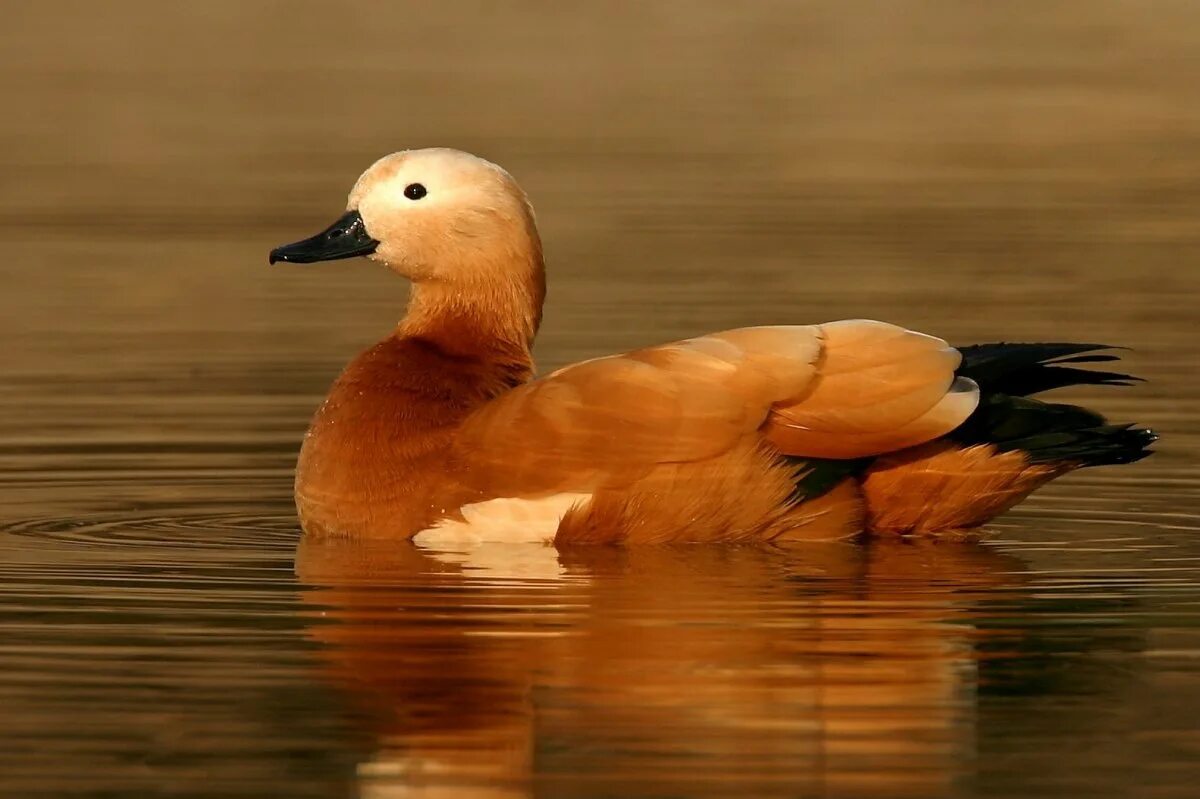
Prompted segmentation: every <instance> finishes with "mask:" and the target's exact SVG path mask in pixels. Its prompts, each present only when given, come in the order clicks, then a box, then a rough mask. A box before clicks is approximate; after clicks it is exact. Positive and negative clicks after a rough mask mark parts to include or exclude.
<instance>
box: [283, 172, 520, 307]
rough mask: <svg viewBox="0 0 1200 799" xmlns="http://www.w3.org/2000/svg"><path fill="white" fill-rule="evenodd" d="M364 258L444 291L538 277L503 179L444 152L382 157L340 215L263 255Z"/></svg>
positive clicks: (516, 202)
mask: <svg viewBox="0 0 1200 799" xmlns="http://www.w3.org/2000/svg"><path fill="white" fill-rule="evenodd" d="M358 255H365V256H366V257H368V258H370V259H371V260H374V261H379V262H381V263H384V264H386V265H387V266H388V267H389V268H390V269H392V270H393V271H395V272H397V273H398V274H401V275H403V276H405V277H407V278H409V279H410V280H412V281H414V282H416V283H438V284H444V285H446V286H448V287H451V288H457V289H463V290H465V289H469V288H470V287H472V286H479V285H487V286H490V285H495V284H497V283H506V282H513V281H517V282H521V281H524V280H528V279H529V278H530V277H533V276H535V273H536V275H537V276H540V273H541V269H542V263H541V243H540V241H539V239H538V234H537V228H536V227H535V225H534V221H533V211H532V209H531V208H530V205H529V201H528V200H527V199H526V197H525V193H524V192H523V191H521V188H520V186H518V185H517V183H516V181H515V180H513V178H512V176H511V175H509V174H508V173H507V172H505V171H504V170H503V169H501V168H500V167H498V166H496V165H495V164H493V163H490V162H488V161H485V160H483V159H482V158H478V157H476V156H474V155H471V154H469V153H464V152H460V151H458V150H450V149H444V148H436V149H428V150H406V151H403V152H398V153H393V154H392V155H388V156H385V157H383V158H381V159H379V160H378V161H376V162H375V163H374V164H372V165H371V167H370V168H369V169H368V170H367V171H366V172H364V173H363V174H362V176H361V177H359V179H358V182H357V183H355V184H354V188H353V189H352V190H351V192H350V198H349V201H348V202H347V204H346V213H345V214H343V215H342V216H341V217H340V218H338V219H337V221H335V222H334V223H333V224H332V225H330V226H329V227H328V228H326V229H325V230H323V231H321V232H320V233H318V234H317V235H315V236H313V237H311V238H307V239H304V240H303V241H297V242H295V243H293V244H285V245H283V246H282V247H277V248H275V249H274V250H272V251H271V255H270V262H271V263H275V262H276V261H289V262H292V263H314V262H316V261H335V260H338V259H341V258H352V257H354V256H358Z"/></svg>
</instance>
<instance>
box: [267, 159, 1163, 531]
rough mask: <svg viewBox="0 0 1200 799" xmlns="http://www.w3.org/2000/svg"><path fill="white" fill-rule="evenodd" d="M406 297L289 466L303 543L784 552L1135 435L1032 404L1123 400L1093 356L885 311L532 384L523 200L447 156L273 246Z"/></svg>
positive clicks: (920, 514)
mask: <svg viewBox="0 0 1200 799" xmlns="http://www.w3.org/2000/svg"><path fill="white" fill-rule="evenodd" d="M354 256H366V257H367V258H369V259H371V260H374V261H377V262H380V263H382V264H384V265H385V266H387V267H388V268H389V269H391V270H392V271H394V272H396V273H398V274H400V275H403V276H404V277H406V278H408V279H409V280H410V281H411V282H412V292H411V295H410V299H409V306H408V310H407V313H406V314H405V316H404V318H403V319H402V320H401V321H400V323H399V325H398V326H397V328H396V329H395V330H394V331H393V332H392V334H391V335H389V336H388V337H387V338H385V339H383V340H382V341H380V342H379V343H378V344H376V345H375V346H373V347H371V348H370V349H368V350H367V351H365V352H363V353H362V354H360V355H359V356H358V357H356V358H355V359H354V360H353V361H351V363H350V365H349V366H348V367H346V369H345V371H344V372H343V373H342V374H341V376H340V377H338V379H337V381H336V382H335V383H334V384H333V388H332V389H331V390H330V392H329V396H328V397H327V398H326V399H325V402H324V404H323V405H322V406H321V408H320V410H318V411H317V414H316V417H315V418H314V419H313V422H312V425H311V427H310V428H309V431H308V434H307V436H306V437H305V439H304V444H303V447H302V449H301V452H300V458H299V463H298V465H297V469H296V505H297V508H298V511H299V515H300V519H301V523H302V525H303V527H304V529H305V531H306V532H307V533H308V534H310V535H328V536H344V537H354V538H395V539H413V540H414V541H415V542H417V543H418V544H426V545H433V546H437V545H457V544H460V543H463V542H473V541H491V542H495V541H513V542H517V541H545V542H553V543H555V544H558V545H567V544H584V543H631V544H632V543H667V542H764V541H773V542H787V541H799V540H815V539H829V538H845V537H850V536H855V535H860V534H877V535H946V534H962V533H963V532H966V531H971V530H974V529H976V528H978V527H979V526H981V525H982V524H984V523H985V522H987V521H988V520H990V519H992V518H993V517H995V516H996V515H997V514H999V513H1001V512H1003V511H1004V510H1006V509H1008V508H1010V507H1011V506H1012V505H1014V504H1016V503H1017V502H1019V501H1020V500H1021V499H1023V498H1024V497H1026V496H1027V495H1028V494H1029V493H1030V492H1031V491H1033V490H1034V489H1036V488H1038V487H1039V486H1041V485H1043V484H1045V483H1046V482H1048V481H1050V480H1052V479H1054V478H1055V477H1058V476H1059V475H1062V474H1064V473H1066V472H1069V471H1071V470H1073V469H1076V468H1079V467H1082V466H1095V465H1101V464H1114V463H1128V462H1131V461H1135V460H1138V459H1140V458H1142V457H1144V456H1145V455H1147V454H1148V450H1147V447H1148V445H1149V444H1150V443H1152V442H1153V441H1154V439H1155V436H1154V434H1153V433H1151V432H1150V431H1149V430H1145V429H1141V428H1136V427H1132V426H1130V425H1110V424H1108V423H1107V422H1105V420H1104V419H1103V418H1102V417H1101V416H1099V415H1098V414H1096V413H1093V412H1091V411H1088V410H1085V409H1083V408H1078V407H1074V406H1070V405H1060V404H1049V403H1045V402H1041V401H1038V400H1035V399H1030V398H1029V395H1031V394H1035V393H1038V392H1041V391H1045V390H1048V389H1053V388H1058V387H1061V386H1067V385H1073V384H1091V385H1105V384H1112V385H1124V384H1128V383H1130V382H1131V381H1132V380H1133V379H1134V378H1130V377H1129V376H1127V375H1123V374H1119V373H1115V372H1105V371H1097V370H1092V369H1086V368H1080V364H1083V363H1094V362H1099V361H1111V360H1114V356H1112V355H1108V354H1096V351H1097V350H1102V349H1105V348H1104V347H1101V346H1098V345H1091V344H983V345H978V346H972V347H964V348H961V349H955V348H953V347H951V346H949V345H948V344H947V343H946V342H945V341H942V340H941V339H939V338H934V337H932V336H927V335H923V334H921V333H915V332H911V331H908V330H905V329H903V328H900V327H896V326H894V325H890V324H885V323H883V322H873V321H866V320H852V321H841V322H830V323H826V324H818V325H782V326H770V327H749V328H741V329H737V330H727V331H724V332H721V333H711V334H708V335H704V336H699V337H697V338H692V339H687V340H684V341H677V342H674V343H670V344H663V345H661V346H657V347H649V348H647V349H641V350H636V351H633V352H628V353H625V354H623V355H614V356H609V357H605V358H598V359H595V360H590V361H585V362H583V363H578V364H574V365H572V366H568V367H566V368H563V369H559V370H558V371H555V372H552V373H550V374H548V375H546V376H544V377H535V375H534V365H533V359H532V355H531V347H532V344H533V339H534V336H535V334H536V333H537V330H538V324H539V322H540V320H541V314H542V302H543V298H544V295H545V277H544V264H543V260H542V245H541V240H540V238H539V236H538V231H537V226H536V224H535V222H534V215H533V209H532V208H531V206H530V204H529V201H528V200H527V199H526V196H525V194H524V192H522V190H521V188H520V187H519V186H518V185H517V183H516V181H514V180H513V178H512V177H511V176H510V175H509V174H508V173H507V172H505V171H504V170H503V169H501V168H500V167H498V166H496V165H495V164H492V163H489V162H488V161H485V160H483V159H481V158H477V157H475V156H473V155H469V154H467V153H463V152H458V151H456V150H449V149H428V150H410V151H406V152H399V153H395V154H392V155H389V156H386V157H384V158H382V159H381V160H379V161H377V162H376V163H375V164H374V165H372V166H371V167H370V168H369V169H368V170H367V171H366V172H365V173H363V175H362V176H361V177H360V178H359V179H358V182H357V183H356V184H355V185H354V188H353V190H352V191H351V192H350V197H349V202H348V203H347V211H346V213H345V214H343V215H342V216H341V217H340V218H339V219H338V220H337V221H336V222H334V223H333V225H331V226H330V227H329V228H328V229H326V230H325V231H323V232H321V233H319V234H317V235H316V236H313V237H312V238H308V239H305V240H303V241H299V242H296V243H294V244H288V245H285V246H283V247H279V248H277V249H275V250H273V251H272V252H271V255H270V260H271V262H272V263H274V262H276V261H289V262H293V263H310V262H314V261H329V260H335V259H339V258H350V257H354Z"/></svg>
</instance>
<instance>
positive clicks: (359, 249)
mask: <svg viewBox="0 0 1200 799" xmlns="http://www.w3.org/2000/svg"><path fill="white" fill-rule="evenodd" d="M378 246H379V242H377V241H376V240H375V239H373V238H371V237H370V235H368V234H367V228H366V226H365V225H363V219H362V217H361V216H360V215H359V213H358V211H347V212H346V213H345V214H344V215H343V216H342V217H341V218H340V219H338V221H336V222H334V223H333V224H332V225H330V226H329V227H327V228H326V229H325V230H322V231H321V232H320V233H318V234H317V235H315V236H313V237H312V238H309V239H304V240H303V241H297V242H295V243H294V244H285V245H283V246H282V247H276V248H275V249H273V250H271V255H270V262H271V263H275V262H276V261H288V262H289V263H293V264H311V263H315V262H317V261H336V260H338V259H340V258H353V257H355V256H357V255H370V254H371V253H373V252H375V248H376V247H378Z"/></svg>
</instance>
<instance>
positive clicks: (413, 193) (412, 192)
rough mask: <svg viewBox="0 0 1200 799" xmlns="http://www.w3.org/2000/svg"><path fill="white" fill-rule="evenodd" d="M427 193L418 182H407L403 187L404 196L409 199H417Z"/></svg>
mask: <svg viewBox="0 0 1200 799" xmlns="http://www.w3.org/2000/svg"><path fill="white" fill-rule="evenodd" d="M428 193H429V192H427V191H426V190H425V187H424V186H422V185H421V184H420V183H409V184H408V185H407V186H405V187H404V196H405V197H407V198H408V199H410V200H419V199H421V198H422V197H424V196H425V195H426V194H428Z"/></svg>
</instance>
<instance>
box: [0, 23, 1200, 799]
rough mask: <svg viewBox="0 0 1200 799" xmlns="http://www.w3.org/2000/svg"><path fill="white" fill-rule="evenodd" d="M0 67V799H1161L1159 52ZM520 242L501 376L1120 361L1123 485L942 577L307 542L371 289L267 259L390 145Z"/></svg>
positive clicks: (1182, 317) (325, 52)
mask: <svg viewBox="0 0 1200 799" xmlns="http://www.w3.org/2000/svg"><path fill="white" fill-rule="evenodd" d="M6 22H7V24H6V26H4V28H3V29H2V30H0V44H2V46H0V65H2V67H3V68H2V69H0V86H3V89H4V93H5V96H6V98H7V103H6V107H7V108H8V113H7V114H6V115H5V116H6V118H5V121H4V123H2V124H0V163H2V170H0V241H2V242H3V245H4V247H3V252H4V257H3V259H0V280H3V286H4V289H3V292H2V293H0V303H2V308H0V310H2V313H0V336H2V339H3V341H4V342H5V346H4V348H3V352H2V353H0V369H2V374H3V375H4V379H3V381H2V382H0V411H2V412H0V497H2V499H0V551H2V555H0V795H3V796H5V797H7V796H12V797H40V796H104V797H141V796H148V795H171V796H213V797H235V796H263V795H279V796H288V797H308V796H312V797H337V796H363V797H400V796H405V797H412V796H420V797H434V796H447V797H472V796H474V797H519V796H527V795H535V796H545V797H602V796H622V797H682V796H697V797H726V796H755V797H760V796H761V797H774V796H779V797H797V796H837V797H844V796H863V797H866V796H872V797H873V796H887V797H942V796H997V797H999V796H1021V797H1036V796H1050V795H1067V796H1093V797H1103V796H1114V797H1117V796H1128V795H1144V796H1156V797H1170V796H1191V795H1192V794H1193V793H1194V787H1193V786H1194V785H1195V784H1196V781H1197V778H1200V734H1198V731H1197V729H1198V728H1197V725H1196V721H1195V719H1196V715H1197V712H1198V711H1200V592H1198V591H1197V586H1198V584H1200V543H1198V536H1197V532H1198V531H1197V527H1198V514H1200V470H1198V469H1197V461H1196V458H1195V455H1194V453H1195V452H1196V451H1197V446H1198V445H1200V379H1198V378H1197V376H1196V372H1195V366H1194V362H1195V355H1194V350H1193V348H1194V341H1193V339H1194V332H1195V330H1196V321H1197V318H1196V312H1195V307H1196V304H1197V301H1198V300H1200V269H1197V267H1196V265H1195V253H1196V246H1197V244H1200V222H1198V221H1197V220H1200V156H1198V155H1197V153H1200V147H1198V146H1197V145H1200V81H1198V80H1196V77H1197V76H1196V62H1195V58H1194V37H1193V36H1192V32H1193V31H1194V30H1195V29H1196V25H1197V24H1200V10H1197V9H1196V8H1194V7H1193V6H1192V5H1191V4H1184V3H1171V2H1153V3H1146V2H1133V0H1130V1H1129V2H1090V3H1086V4H1075V3H1059V4H1043V3H1021V4H1012V3H1006V4H1002V5H997V6H996V7H995V8H992V7H990V6H989V7H984V6H980V5H977V4H973V5H970V6H966V5H961V4H939V3H917V2H898V3H893V4H888V5H886V6H880V7H877V8H876V10H875V11H874V12H873V13H871V14H862V13H858V12H857V11H855V10H854V9H853V8H852V7H850V6H848V5H842V4H835V3H829V4H807V5H804V6H802V7H796V6H795V4H788V3H778V4H776V3H762V4H754V5H752V6H750V7H745V8H742V7H737V6H734V5H731V4H723V3H688V4H683V3H678V4H676V3H669V4H634V3H622V4H616V5H613V4H606V5H605V6H604V7H601V6H599V5H597V6H595V7H594V8H591V9H581V8H578V7H575V6H574V5H564V6H561V7H560V6H555V5H543V4H537V3H529V4H505V5H504V6H496V5H493V4H486V3H438V4H417V5H413V6H411V7H407V6H400V5H398V4H397V5H391V6H388V7H386V8H384V7H381V6H375V7H372V6H346V7H338V8H337V9H332V8H331V7H329V6H328V5H326V4H289V5H288V7H287V8H286V9H285V8H283V7H282V6H278V5H276V4H273V3H267V2H262V3H250V4H245V3H236V4H235V3H231V2H224V1H223V0H222V1H221V2H215V3H208V4H204V5H202V6H193V7H189V6H182V5H180V6H161V5H160V4H152V3H148V2H142V1H141V0H126V2H122V3H116V4H106V5H105V7H104V8H103V9H101V8H100V7H98V6H97V7H93V6H92V5H88V4H74V5H70V6H69V7H58V6H55V7H53V8H52V7H50V6H35V5H24V6H20V7H15V8H13V9H9V14H8V18H7V20H6ZM428 144H446V145H452V146H459V147H463V148H466V149H471V150H475V151H478V152H480V153H482V154H484V155H487V156H489V157H491V158H493V159H494V160H497V161H499V162H500V163H503V164H504V165H506V166H507V167H509V168H510V169H511V170H512V171H513V172H514V173H515V174H516V175H517V176H518V178H519V179H520V180H521V181H522V182H523V183H524V185H525V186H526V188H527V189H528V190H529V191H530V193H531V194H532V196H533V199H534V202H535V204H536V205H537V207H538V210H539V219H540V221H541V226H542V230H543V234H544V238H545V240H546V242H547V251H548V255H549V261H550V269H551V294H550V302H549V306H548V308H547V314H546V325H545V327H544V329H543V335H542V337H541V339H540V342H539V347H538V356H539V360H540V363H541V365H542V367H543V368H550V367H554V366H557V365H560V364H562V363H566V362H569V361H572V360H576V359H579V358H584V357H590V356H593V355H597V354H602V353H605V352H609V351H613V350H619V349H624V348H628V347H632V346H637V345H642V344H648V343H653V342H657V341H662V340H668V339H672V338H678V337H683V336H687V335H693V334H695V333H697V332H703V331H706V330H711V329H719V328H724V327H730V326H735V325H741V324H754V323H761V322H786V321H794V322H811V321H820V320H825V319H831V318H839V317H857V316H866V317H875V318H883V319H888V320H890V321H894V322H897V323H900V324H904V325H907V326H911V327H915V328H917V329H923V330H928V331H930V332H934V333H937V334H939V335H942V336H945V337H947V338H949V339H951V340H954V341H962V342H969V341H972V340H994V339H996V338H1011V339H1026V340H1031V339H1039V338H1046V337H1052V338H1059V339H1076V340H1084V341H1091V340H1101V341H1112V342H1113V343H1119V344H1125V345H1128V346H1130V347H1132V348H1133V351H1132V352H1130V353H1129V354H1128V356H1127V357H1128V360H1129V365H1130V368H1132V369H1133V370H1135V371H1136V372H1138V373H1139V374H1141V375H1143V376H1145V377H1147V378H1149V380H1150V382H1149V383H1148V384H1147V385H1145V386H1141V387H1138V388H1136V389H1128V390H1122V391H1115V390H1113V391H1100V390H1096V391H1080V392H1075V393H1073V394H1071V395H1070V398H1071V399H1075V400H1078V401H1081V402H1088V403H1091V404H1094V405H1096V406H1097V407H1098V408H1100V409H1101V410H1103V411H1104V412H1106V413H1108V414H1110V415H1111V416H1114V417H1118V418H1121V419H1136V420H1138V421H1140V422H1143V423H1147V424H1150V425H1152V426H1154V427H1155V428H1156V429H1158V430H1159V431H1160V433H1161V434H1162V435H1163V442H1162V444H1161V446H1160V453H1159V454H1158V455H1156V456H1155V457H1154V458H1152V459H1150V460H1149V461H1146V462H1144V463H1141V464H1138V465H1136V466H1133V467H1129V468H1121V469H1108V470H1095V471H1092V472H1086V473H1082V474H1076V475H1072V476H1070V477H1068V478H1065V479H1063V480H1061V481H1060V482H1057V483H1055V484H1054V485H1053V486H1051V487H1050V488H1048V489H1046V490H1043V491H1042V492H1040V493H1039V494H1038V495H1037V496H1035V497H1034V498H1033V499H1032V500H1031V501H1029V502H1028V503H1026V504H1025V505H1023V506H1022V507H1021V508H1020V509H1018V510H1017V511H1015V512H1013V513H1011V514H1009V515H1007V516H1006V517H1004V518H1003V519H1002V521H1001V522H1000V523H999V524H997V525H996V526H995V538H994V539H992V540H991V541H989V542H987V543H984V544H975V545H965V544H941V545H918V546H897V545H874V546H869V547H853V546H842V545H837V546H828V547H816V548H806V549H801V550H796V551H785V552H778V551H758V550H724V551H712V550H692V549H677V550H665V551H653V552H651V551H628V552H625V551H619V550H617V551H612V550H603V551H596V552H581V553H570V554H563V555H559V554H558V553H556V552H554V551H553V550H548V549H544V548H532V549H530V548H521V547H518V548H516V549H504V548H501V549H499V550H495V549H488V550H481V551H479V552H475V553H472V554H470V555H469V556H467V555H458V556H455V555H448V554H442V555H439V556H433V555H430V554H426V553H421V552H418V551H414V550H411V549H409V548H404V547H391V548H385V549H378V548H364V547H361V546H360V547H354V546H347V545H340V546H339V545H331V544H322V545H312V544H309V545H305V546H302V547H301V548H300V550H299V557H298V559H297V557H296V553H297V541H298V530H297V526H296V522H295V519H294V516H293V511H292V507H291V496H290V481H291V474H290V470H291V466H292V463H293V460H294V457H295V452H296V449H297V445H298V441H299V437H300V435H301V434H302V432H303V429H304V427H305V425H306V423H307V418H308V416H309V414H310V413H311V412H312V410H313V408H314V407H315V405H316V403H317V402H318V401H319V399H320V397H321V395H322V393H323V392H324V390H325V388H326V386H327V385H328V383H329V381H330V380H331V379H332V377H333V376H334V375H335V374H336V372H337V370H338V368H339V367H340V365H341V364H342V363H344V362H345V361H346V360H347V359H348V358H349V357H350V356H351V355H352V354H353V353H354V352H355V351H356V350H357V349H359V348H362V347H364V346H366V345H367V344H368V343H370V342H371V341H372V340H374V339H375V338H377V337H379V336H381V335H382V334H383V333H384V332H385V331H386V330H387V329H388V327H389V325H390V324H391V323H392V322H394V320H395V319H396V317H397V315H398V314H399V313H400V309H401V307H402V304H403V296H404V287H403V286H402V285H401V284H400V283H399V282H398V281H396V280H395V279H394V278H391V277H389V276H388V275H386V274H383V273H382V272H381V271H380V270H378V269H374V268H372V267H371V266H369V265H367V264H365V263H361V262H350V263H338V264H327V265H323V266H319V267H312V268H294V267H278V266H277V267H275V268H268V267H267V266H266V263H265V260H266V253H267V250H268V249H269V248H270V247H271V246H273V245H276V244H279V243H281V242H284V241H291V240H293V239H295V238H297V237H299V236H302V235H307V234H308V233H311V232H313V231H315V230H317V229H319V228H320V227H321V226H323V225H324V224H326V223H327V222H328V220H329V219H331V218H333V216H334V215H336V212H337V211H338V210H339V208H340V203H341V201H342V197H343V196H344V194H345V192H346V191H347V190H348V188H349V186H350V184H351V182H352V180H353V178H354V177H355V176H356V175H357V174H358V172H359V171H360V170H361V169H362V168H364V167H365V166H366V165H367V164H368V163H369V162H370V160H371V159H373V158H374V157H376V156H378V155H380V154H382V153H385V152H388V151H391V150H394V149H398V148H400V147H404V146H419V145H428Z"/></svg>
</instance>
